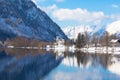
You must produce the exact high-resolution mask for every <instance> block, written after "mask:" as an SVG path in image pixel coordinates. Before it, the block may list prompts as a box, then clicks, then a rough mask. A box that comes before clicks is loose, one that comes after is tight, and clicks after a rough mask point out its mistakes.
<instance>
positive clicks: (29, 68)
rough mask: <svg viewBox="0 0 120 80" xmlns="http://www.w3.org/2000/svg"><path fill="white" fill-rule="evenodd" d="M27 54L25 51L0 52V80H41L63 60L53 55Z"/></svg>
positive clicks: (33, 52) (8, 50)
mask: <svg viewBox="0 0 120 80" xmlns="http://www.w3.org/2000/svg"><path fill="white" fill-rule="evenodd" d="M28 52H29V51H28V50H25V49H22V50H21V49H11V50H10V49H6V50H3V51H1V52H0V80H41V79H43V78H44V77H45V76H46V75H47V74H48V73H49V72H50V71H51V70H53V69H54V68H56V67H57V66H58V65H59V64H60V62H61V61H62V59H63V57H61V56H59V57H57V58H56V55H55V54H53V53H48V52H46V53H44V54H40V53H37V52H36V51H34V50H33V51H32V50H31V52H29V53H28Z"/></svg>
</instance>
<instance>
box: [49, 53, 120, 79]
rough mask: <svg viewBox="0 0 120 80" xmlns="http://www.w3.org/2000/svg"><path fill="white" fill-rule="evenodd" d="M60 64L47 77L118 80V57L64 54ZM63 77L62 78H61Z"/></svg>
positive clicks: (119, 56)
mask: <svg viewBox="0 0 120 80" xmlns="http://www.w3.org/2000/svg"><path fill="white" fill-rule="evenodd" d="M64 56H65V58H64V59H63V61H62V64H61V65H60V66H59V67H58V68H57V71H55V72H54V73H53V74H54V76H52V75H51V76H52V77H49V78H50V79H53V80H119V79H120V68H119V66H120V55H114V54H98V53H97V54H96V53H95V54H90V53H83V52H81V51H76V52H75V53H74V54H73V53H68V52H67V53H66V52H65V53H64ZM62 77H64V78H62Z"/></svg>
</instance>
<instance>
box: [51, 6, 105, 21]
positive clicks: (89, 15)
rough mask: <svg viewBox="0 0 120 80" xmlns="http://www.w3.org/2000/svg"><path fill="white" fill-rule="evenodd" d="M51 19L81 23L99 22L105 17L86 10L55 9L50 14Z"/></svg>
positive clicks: (99, 13) (102, 14)
mask: <svg viewBox="0 0 120 80" xmlns="http://www.w3.org/2000/svg"><path fill="white" fill-rule="evenodd" d="M52 15H53V17H54V18H56V19H58V20H60V21H64V20H74V21H79V22H82V23H89V22H99V21H100V20H102V19H103V18H104V17H105V15H104V13H103V12H101V11H99V12H90V11H88V10H86V9H81V8H76V9H57V10H55V11H53V13H52Z"/></svg>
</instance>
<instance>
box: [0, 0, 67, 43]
mask: <svg viewBox="0 0 120 80" xmlns="http://www.w3.org/2000/svg"><path fill="white" fill-rule="evenodd" d="M15 36H24V37H27V38H35V39H38V40H43V41H54V40H55V38H56V37H57V36H59V37H61V38H63V39H67V36H66V35H65V34H64V32H63V31H62V30H61V29H60V27H59V26H58V25H57V24H56V23H55V22H53V21H52V20H51V19H50V17H48V16H47V14H46V13H45V12H44V11H42V10H40V9H39V8H37V6H36V5H35V4H34V3H33V2H32V1H31V0H0V40H3V41H4V40H6V38H14V37H15Z"/></svg>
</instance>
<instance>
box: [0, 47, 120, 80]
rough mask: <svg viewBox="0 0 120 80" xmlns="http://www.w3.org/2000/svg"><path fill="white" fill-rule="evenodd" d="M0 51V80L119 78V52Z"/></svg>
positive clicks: (109, 79)
mask: <svg viewBox="0 0 120 80" xmlns="http://www.w3.org/2000/svg"><path fill="white" fill-rule="evenodd" d="M0 51H1V52H0V80H120V68H119V67H120V55H119V54H101V53H94V54H93V53H84V52H81V51H75V52H74V53H73V52H68V51H65V52H61V51H60V52H59V51H58V52H56V51H55V52H54V51H50V52H47V51H45V50H37V49H33V50H29V49H17V48H16V49H5V50H1V49H0Z"/></svg>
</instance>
